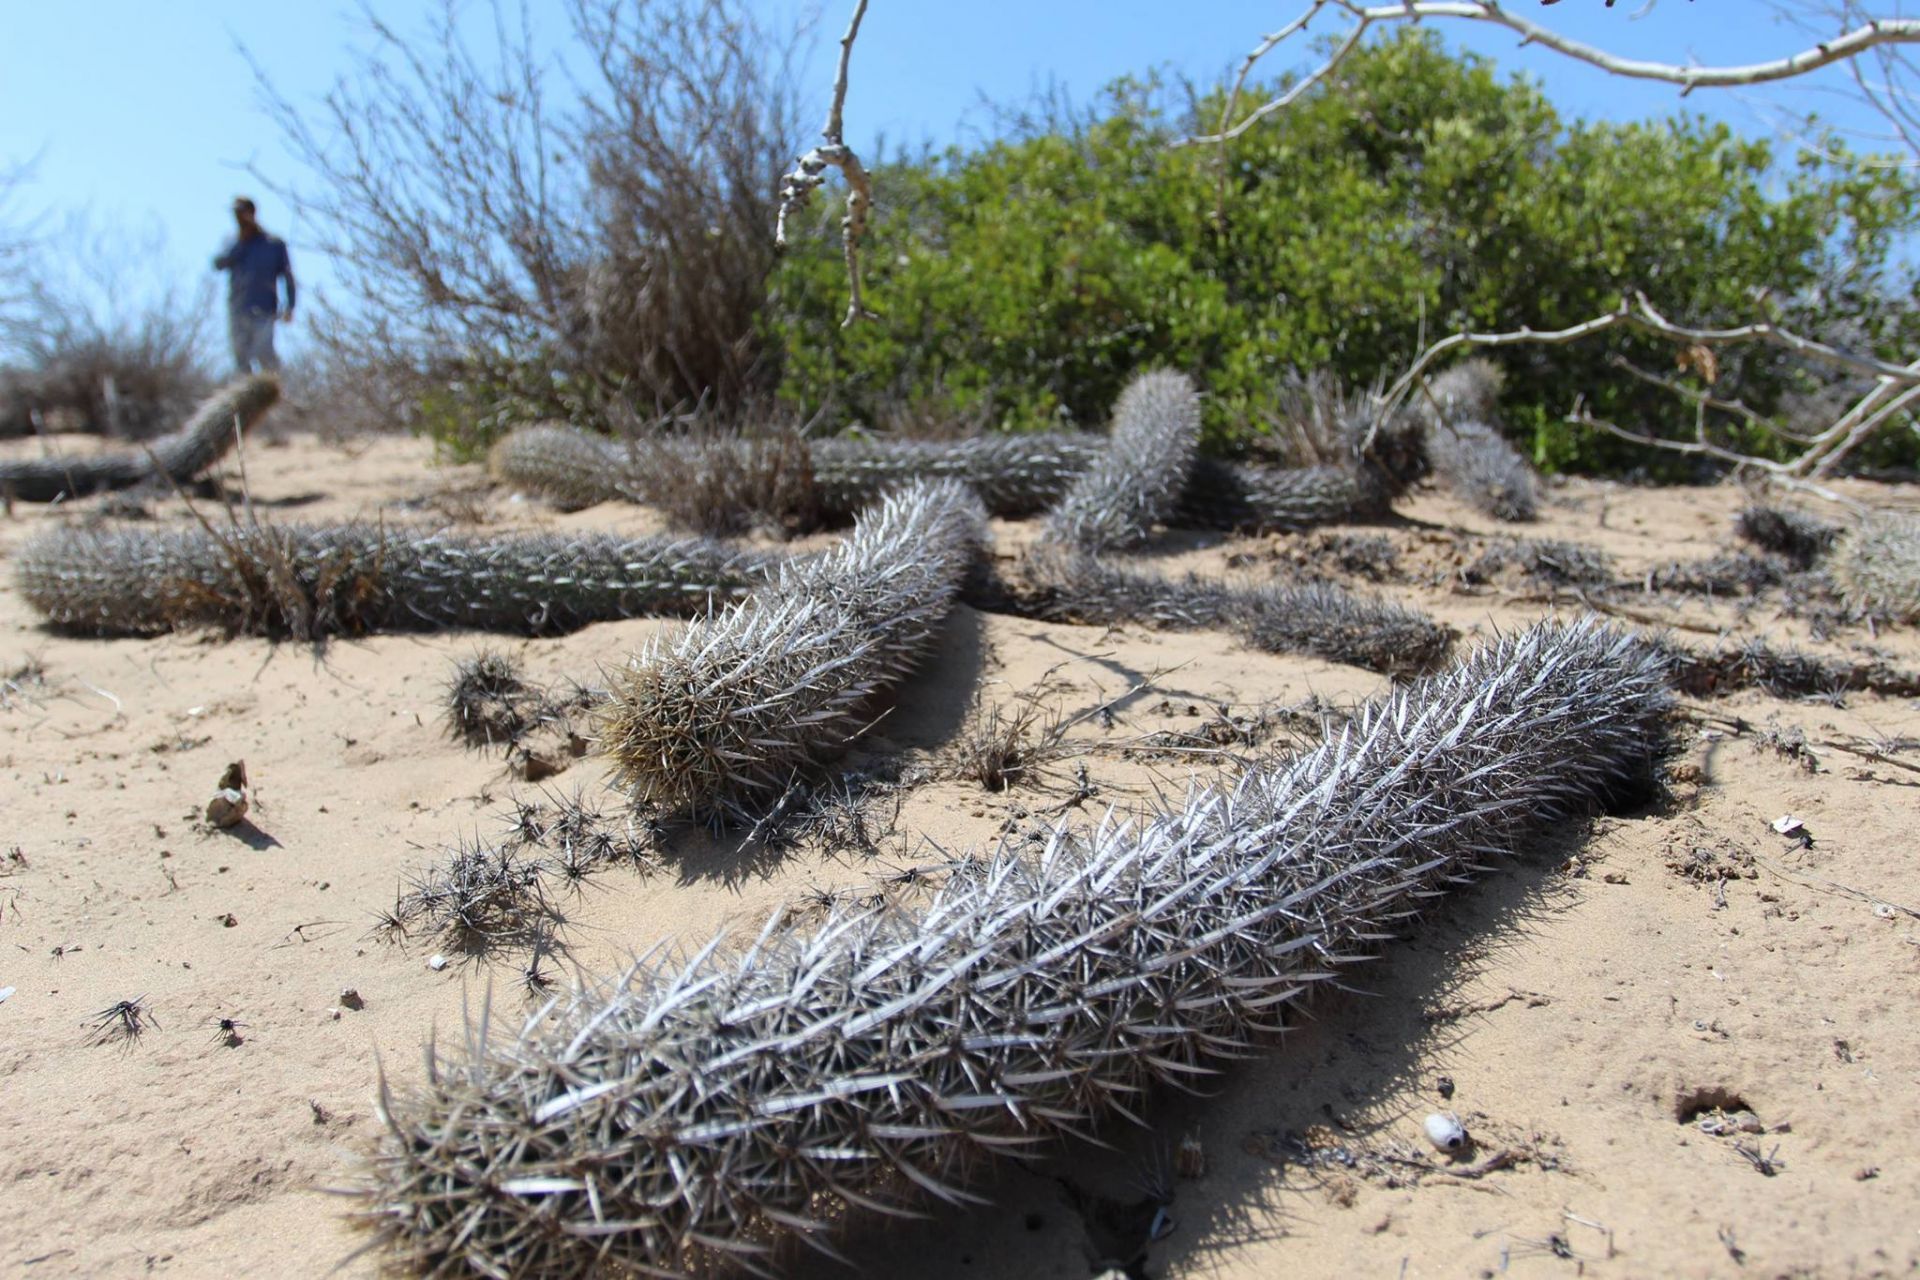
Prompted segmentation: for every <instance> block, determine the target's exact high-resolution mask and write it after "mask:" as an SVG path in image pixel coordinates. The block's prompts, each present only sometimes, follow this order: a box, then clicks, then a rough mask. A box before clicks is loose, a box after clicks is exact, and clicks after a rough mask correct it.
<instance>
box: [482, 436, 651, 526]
mask: <svg viewBox="0 0 1920 1280" xmlns="http://www.w3.org/2000/svg"><path fill="white" fill-rule="evenodd" d="M627 469H628V462H627V451H626V449H625V448H623V447H622V446H621V445H619V444H616V443H615V442H614V441H612V440H609V439H607V437H605V436H601V435H595V434H594V433H593V432H591V431H583V430H581V429H580V428H579V427H572V426H568V425H567V424H566V423H563V422H536V423H533V424H532V425H530V426H524V427H516V428H514V429H513V430H512V431H509V432H508V433H507V434H506V435H504V436H502V437H500V439H498V440H496V441H495V442H494V445H493V448H492V449H490V450H488V452H487V473H488V474H489V475H491V476H492V477H493V478H494V479H496V480H499V481H502V482H504V483H506V484H510V485H512V486H514V487H515V488H516V489H522V490H524V491H526V492H528V493H531V494H535V495H537V496H539V497H542V498H546V499H548V500H550V501H551V502H553V503H554V504H555V505H556V506H558V507H560V508H562V509H563V510H568V511H577V510H579V509H580V508H582V507H591V506H593V505H595V504H596V503H601V502H612V501H616V500H618V499H621V498H625V497H628V496H629V494H628V491H627V489H626V487H625V476H626V473H627Z"/></svg>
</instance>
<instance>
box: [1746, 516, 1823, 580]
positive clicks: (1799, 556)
mask: <svg viewBox="0 0 1920 1280" xmlns="http://www.w3.org/2000/svg"><path fill="white" fill-rule="evenodd" d="M1734 529H1735V531H1736V532H1738V533H1739V535H1740V536H1741V537H1742V538H1745V539H1746V540H1747V541H1748V542H1751V543H1753V544H1754V545H1755V546H1757V547H1760V548H1761V549H1762V550H1765V551H1771V552H1773V553H1774V554H1775V555H1779V556H1785V557H1786V558H1787V559H1788V560H1790V561H1792V563H1793V565H1794V567H1795V568H1799V569H1811V568H1812V567H1813V566H1814V565H1815V564H1816V563H1818V562H1819V560H1820V559H1821V558H1822V557H1824V556H1825V555H1826V554H1827V552H1829V551H1831V550H1832V549H1833V546H1834V544H1835V543H1836V542H1838V541H1839V540H1840V533H1841V529H1840V526H1839V525H1837V524H1830V523H1829V522H1827V521H1825V520H1822V519H1820V518H1819V517H1818V516H1815V515H1810V514H1808V513H1807V512H1805V511H1796V510H1794V509H1793V508H1792V507H1775V506H1769V505H1767V504H1766V503H1759V502H1756V503H1754V504H1752V505H1751V506H1748V507H1747V508H1745V509H1744V510H1743V511H1741V512H1740V515H1739V517H1738V518H1737V519H1736V520H1735V522H1734Z"/></svg>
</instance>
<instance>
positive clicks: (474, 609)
mask: <svg viewBox="0 0 1920 1280" xmlns="http://www.w3.org/2000/svg"><path fill="white" fill-rule="evenodd" d="M778 562H779V557H777V556H769V555H767V554H764V553H761V552H754V551H749V550H745V549H742V548H739V547H735V546H731V545H728V544H726V543H720V542H710V541H707V540H704V539H699V538H664V537H653V538H617V537H612V536H610V535H604V534H584V535H565V534H550V533H543V534H510V535H497V536H483V535H472V534H460V533H449V532H444V531H438V530H431V529H422V528H404V527H402V528H387V527H384V526H380V525H372V524H345V525H287V526H275V525H265V524H235V525H233V526H231V527H229V528H227V529H224V530H214V529H211V528H180V529H163V530H146V529H112V530H79V529H55V530H49V531H47V532H45V533H42V534H39V535H37V536H36V537H34V538H32V539H31V540H29V541H28V543H27V544H26V546H25V547H23V548H22V549H21V551H20V553H19V555H18V557H17V558H16V561H15V564H14V573H15V579H16V581H17V582H18V583H19V586H20V592H21V594H22V595H23V596H24V597H25V598H26V599H27V601H28V603H30V604H31V605H33V607H34V608H36V609H38V610H39V611H40V612H41V613H42V614H43V615H44V616H45V617H46V618H47V620H48V621H50V622H52V623H54V624H55V625H56V626H60V627H64V628H68V629H72V630H76V631H83V632H91V633H94V634H99V635H147V634H154V633H158V632H163V631H169V630H175V629H179V628H186V627H217V628H222V629H225V630H227V631H229V632H237V633H250V634H265V635H276V636H279V635H290V636H293V637H295V638H314V637H319V636H326V635H335V634H347V635H357V634H363V633H367V632H374V631H432V630H445V629H451V628H460V627H466V628H472V629H476V630H495V631H509V632H518V633H523V634H534V635H551V634H556V633H560V632H564V631H570V630H574V629H576V628H578V627H581V626H584V625H586V624H587V623H589V622H598V621H604V620H607V619H612V618H631V617H640V616H645V615H649V614H689V613H698V612H701V611H703V610H705V609H707V608H709V607H711V606H712V605H714V604H715V603H720V602H725V601H727V600H731V599H735V598H738V597H740V596H744V595H746V594H747V592H749V591H750V590H752V589H753V588H754V587H756V586H758V585H760V584H761V583H763V582H764V581H766V579H767V576H768V574H769V572H770V570H771V569H772V567H773V566H774V565H775V564H777V563H778Z"/></svg>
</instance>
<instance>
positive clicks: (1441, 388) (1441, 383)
mask: <svg viewBox="0 0 1920 1280" xmlns="http://www.w3.org/2000/svg"><path fill="white" fill-rule="evenodd" d="M1506 381H1507V377H1506V374H1504V373H1502V372H1501V371H1500V366H1499V365H1497V364H1495V363H1494V362H1493V361H1491V360H1489V359H1487V358H1486V357H1485V356H1475V357H1473V358H1472V359H1470V360H1462V361H1461V362H1460V363H1459V364H1456V365H1454V366H1452V367H1451V368H1448V369H1447V370H1445V371H1444V372H1442V373H1440V374H1438V375H1436V376H1435V377H1434V378H1433V379H1432V380H1431V381H1430V382H1428V383H1427V385H1426V386H1425V388H1423V389H1422V390H1420V391H1418V392H1416V393H1415V394H1414V397H1413V411H1414V412H1415V413H1416V414H1418V415H1419V416H1421V417H1424V418H1426V419H1427V420H1428V421H1429V422H1434V421H1439V422H1459V421H1463V420H1468V421H1474V422H1492V421H1493V420H1494V419H1495V418H1496V417H1497V416H1498V415H1499V412H1500V392H1501V390H1502V389H1503V388H1504V387H1505V385H1506Z"/></svg>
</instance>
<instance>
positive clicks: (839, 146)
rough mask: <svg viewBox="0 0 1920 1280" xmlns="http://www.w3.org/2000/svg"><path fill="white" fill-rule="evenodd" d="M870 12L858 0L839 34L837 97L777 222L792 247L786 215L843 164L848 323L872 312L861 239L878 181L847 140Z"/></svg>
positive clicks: (778, 244) (783, 195) (789, 180)
mask: <svg viewBox="0 0 1920 1280" xmlns="http://www.w3.org/2000/svg"><path fill="white" fill-rule="evenodd" d="M866 16H867V0H856V3H855V4H854V6H853V18H852V19H851V20H850V21H849V22H848V23H847V31H846V34H845V35H843V36H841V37H840V63H839V66H838V67H837V68H836V69H835V71H834V75H833V102H832V105H830V106H829V107H828V108H827V122H826V124H825V125H823V126H821V129H820V137H821V139H822V141H821V144H820V145H819V146H817V147H815V148H813V149H812V150H811V151H808V152H807V153H806V154H805V155H803V156H801V157H800V159H799V160H798V161H797V162H796V163H795V164H794V166H793V171H792V172H791V173H789V174H787V176H786V178H785V179H784V180H783V181H782V182H781V185H780V213H779V216H778V217H777V219H776V220H775V222H774V233H773V242H774V247H775V248H776V249H785V248H786V247H787V219H788V217H790V216H791V215H792V214H794V213H796V212H798V211H799V210H801V209H803V208H805V207H806V204H807V201H808V200H809V199H810V198H811V197H812V195H813V193H814V192H815V191H816V190H818V189H819V187H820V186H821V185H822V184H823V183H825V182H826V180H827V170H828V168H830V167H831V168H834V169H838V170H839V171H840V175H841V176H842V177H843V178H845V179H846V180H847V213H846V216H845V217H844V218H842V219H841V220H840V243H841V246H842V248H843V249H844V250H845V252H846V257H847V318H846V319H845V320H842V321H841V322H840V324H841V327H842V328H845V327H846V326H847V325H850V324H852V323H853V322H854V321H855V320H865V319H868V318H870V317H872V315H873V312H871V311H869V310H867V305H866V302H865V301H864V300H863V298H862V295H861V290H860V239H861V237H862V236H864V235H865V234H866V231H867V212H868V211H869V210H870V209H872V208H873V184H872V181H871V180H870V179H869V178H868V176H867V169H866V166H865V165H863V164H861V163H860V157H859V156H858V155H856V154H855V153H854V150H853V148H852V147H849V146H848V145H847V142H846V127H845V124H844V120H843V117H844V114H845V111H846V105H847V63H848V62H849V61H850V60H851V59H852V58H853V42H854V41H855V40H856V39H858V38H859V35H860V20H861V19H862V18H864V17H866Z"/></svg>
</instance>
